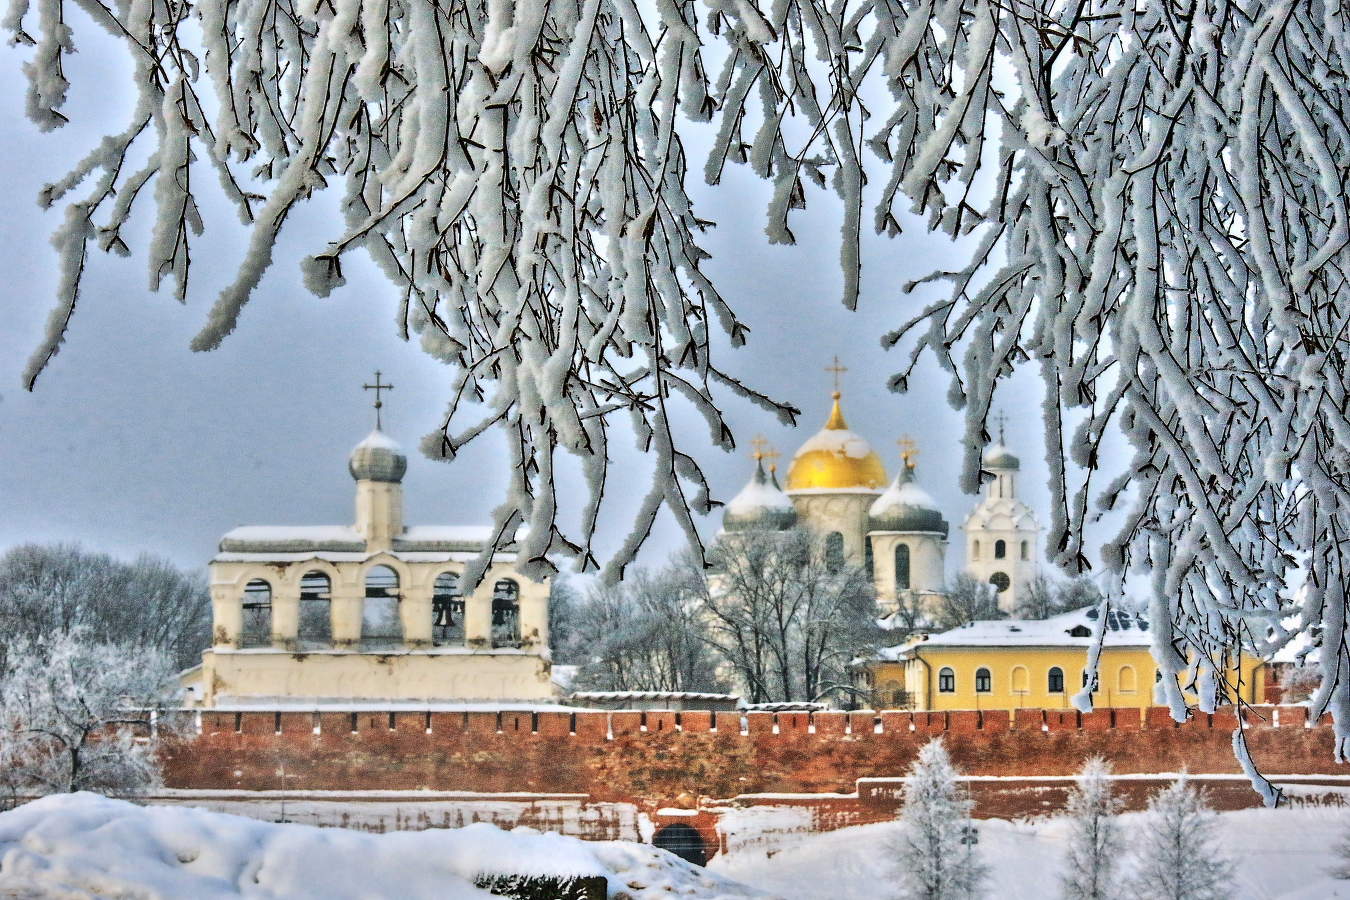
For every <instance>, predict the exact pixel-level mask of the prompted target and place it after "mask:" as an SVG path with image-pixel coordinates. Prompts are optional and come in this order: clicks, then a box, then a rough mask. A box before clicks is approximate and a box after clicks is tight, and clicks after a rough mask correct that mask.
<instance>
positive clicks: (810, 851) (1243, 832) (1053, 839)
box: [709, 807, 1350, 900]
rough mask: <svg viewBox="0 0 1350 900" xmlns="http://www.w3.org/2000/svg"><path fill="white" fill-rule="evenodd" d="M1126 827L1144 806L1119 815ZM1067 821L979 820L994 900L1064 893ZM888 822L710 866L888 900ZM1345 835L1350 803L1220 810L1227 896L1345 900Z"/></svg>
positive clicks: (778, 886) (778, 890) (786, 886)
mask: <svg viewBox="0 0 1350 900" xmlns="http://www.w3.org/2000/svg"><path fill="white" fill-rule="evenodd" d="M1121 819H1122V822H1123V824H1124V825H1125V828H1126V830H1127V831H1133V830H1134V829H1137V828H1140V827H1141V826H1142V825H1143V822H1144V821H1145V816H1144V814H1143V813H1127V814H1125V815H1123V816H1122V817H1121ZM1066 825H1067V822H1066V821H1065V820H1063V819H1047V820H1040V821H1035V822H1007V821H1003V820H999V819H991V820H987V821H982V822H979V823H978V826H979V832H980V843H979V849H980V853H981V856H982V858H983V860H984V862H985V863H987V864H988V865H989V866H990V870H991V871H990V877H989V881H988V882H987V888H988V890H987V893H986V895H987V896H988V897H990V898H998V900H1024V898H1025V900H1052V898H1055V897H1058V896H1060V891H1059V881H1058V878H1059V868H1060V860H1061V857H1062V854H1063V853H1064V848H1065V838H1066V834H1067V828H1066ZM896 828H897V826H895V825H894V824H891V823H886V824H881V825H862V826H858V827H856V828H846V829H843V830H841V831H835V832H830V833H829V834H818V835H809V836H802V837H801V838H800V839H798V841H797V842H796V843H795V844H793V845H792V846H788V847H785V848H784V849H781V850H779V851H777V852H775V853H772V855H769V854H767V853H765V852H764V851H762V850H750V849H747V850H741V851H737V852H732V853H729V854H727V855H725V856H719V857H717V858H715V859H714V860H713V861H712V863H711V864H710V866H709V867H710V868H711V869H713V870H714V871H716V872H720V873H721V874H723V875H726V876H729V877H731V878H734V879H736V880H737V881H740V882H742V883H744V884H749V885H754V886H755V887H757V888H759V889H761V890H764V891H768V892H769V893H770V894H772V895H774V896H777V897H782V898H784V900H885V898H887V897H891V896H894V884H895V875H894V869H893V865H894V864H893V862H892V860H893V858H894V853H893V852H892V851H891V850H890V849H889V847H888V844H889V843H890V841H891V840H892V838H893V836H894V835H895V833H896ZM1347 833H1350V809H1346V808H1334V807H1313V808H1301V809H1278V810H1266V809H1249V810H1242V811H1239V812H1226V813H1220V814H1219V834H1220V836H1221V838H1220V843H1221V844H1222V846H1223V848H1224V851H1225V852H1226V853H1227V854H1228V856H1229V858H1230V859H1231V863H1232V876H1231V884H1232V890H1231V892H1230V893H1229V894H1228V900H1274V898H1281V900H1330V898H1350V881H1339V880H1336V879H1334V878H1332V877H1331V876H1330V875H1329V874H1328V873H1327V869H1328V867H1329V866H1331V864H1332V863H1333V861H1334V860H1335V858H1336V857H1335V853H1334V852H1333V847H1334V846H1335V845H1336V843H1337V842H1338V841H1339V840H1341V839H1342V838H1344V837H1345V836H1346V835H1347Z"/></svg>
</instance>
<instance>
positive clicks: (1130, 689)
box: [1116, 666, 1139, 694]
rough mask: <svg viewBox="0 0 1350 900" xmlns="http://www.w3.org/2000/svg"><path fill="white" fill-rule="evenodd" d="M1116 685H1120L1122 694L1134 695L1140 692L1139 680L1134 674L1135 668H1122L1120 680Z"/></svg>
mask: <svg viewBox="0 0 1350 900" xmlns="http://www.w3.org/2000/svg"><path fill="white" fill-rule="evenodd" d="M1116 683H1117V684H1119V685H1120V692H1121V693H1122V694H1133V693H1134V692H1135V691H1137V690H1139V678H1138V676H1136V675H1135V674H1134V666H1121V667H1120V678H1119V680H1118V681H1117V682H1116Z"/></svg>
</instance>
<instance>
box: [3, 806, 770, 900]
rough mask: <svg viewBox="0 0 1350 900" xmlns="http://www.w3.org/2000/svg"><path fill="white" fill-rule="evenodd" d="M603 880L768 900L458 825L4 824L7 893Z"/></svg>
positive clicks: (64, 814) (66, 809)
mask: <svg viewBox="0 0 1350 900" xmlns="http://www.w3.org/2000/svg"><path fill="white" fill-rule="evenodd" d="M498 873H500V874H516V875H556V876H568V875H604V876H605V877H606V878H607V879H608V881H609V887H610V891H609V893H610V896H611V897H614V898H617V897H625V898H631V900H657V898H661V900H673V898H679V897H684V898H709V900H736V898H749V897H763V896H764V895H762V894H760V893H759V892H757V891H754V890H751V889H749V888H745V887H743V886H741V885H738V884H736V883H734V882H732V881H730V880H728V879H726V878H724V877H722V876H719V875H717V874H715V873H711V872H708V871H706V870H704V869H700V868H698V867H696V866H691V865H689V864H688V863H685V862H683V861H682V860H680V859H677V858H676V857H674V856H672V855H670V854H669V853H666V852H665V851H662V850H657V849H656V848H654V847H650V846H647V845H645V844H637V843H630V842H626V841H597V842H591V843H588V842H586V841H581V840H579V839H577V838H570V837H563V836H561V835H557V834H540V833H538V832H531V831H525V830H515V831H511V832H506V831H502V830H501V829H499V828H497V827H496V826H493V825H488V824H483V823H480V824H476V825H469V826H467V827H465V828H458V829H448V830H446V829H433V830H430V831H415V832H397V833H391V834H367V833H364V832H357V831H350V830H346V829H341V828H314V827H311V826H308V825H293V824H285V825H278V824H273V823H270V822H260V821H258V820H256V819H246V818H242V817H239V816H231V815H225V814H222V813H215V812H208V811H206V810H202V809H193V808H189V807H164V806H148V807H140V806H136V805H134V804H131V803H126V802H123V801H120V800H110V799H108V798H106V797H100V796H98V795H96V794H67V795H58V796H53V797H47V798H45V799H42V800H36V801H34V802H32V803H29V804H26V805H24V806H21V807H19V808H18V809H14V810H11V811H9V812H6V813H3V814H0V897H5V898H25V900H29V898H44V900H74V898H78V900H90V898H128V900H129V898H136V900H217V898H227V897H249V898H257V900H263V898H278V900H279V898H286V900H291V898H308V897H323V898H325V900H343V898H352V900H356V898H361V900H372V898H382V897H398V898H399V900H413V898H437V900H461V898H462V900H471V898H472V900H478V898H488V897H490V896H492V895H490V894H488V893H487V892H486V891H482V890H479V889H478V888H476V887H474V886H473V880H474V879H475V878H476V877H478V876H480V875H491V874H498Z"/></svg>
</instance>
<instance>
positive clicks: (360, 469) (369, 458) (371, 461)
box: [347, 428, 408, 484]
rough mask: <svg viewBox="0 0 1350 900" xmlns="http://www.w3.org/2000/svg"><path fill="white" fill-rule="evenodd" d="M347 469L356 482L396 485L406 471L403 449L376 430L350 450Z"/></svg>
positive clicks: (406, 460)
mask: <svg viewBox="0 0 1350 900" xmlns="http://www.w3.org/2000/svg"><path fill="white" fill-rule="evenodd" d="M347 469H348V471H350V472H351V473H352V477H353V478H355V479H356V480H357V481H387V482H391V483H394V484H398V483H399V482H401V481H402V480H403V473H404V472H406V471H408V457H407V456H405V455H404V454H403V448H402V447H400V446H399V445H398V442H397V441H395V440H394V439H393V438H391V437H390V436H389V435H387V434H385V433H384V432H383V431H380V430H379V429H378V428H377V429H375V430H374V431H372V432H371V433H370V434H368V435H366V439H365V440H363V441H362V442H361V443H359V444H357V445H356V446H355V447H354V448H352V455H351V457H350V458H349V459H348V461H347Z"/></svg>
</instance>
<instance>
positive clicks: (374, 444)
mask: <svg viewBox="0 0 1350 900" xmlns="http://www.w3.org/2000/svg"><path fill="white" fill-rule="evenodd" d="M361 447H369V448H370V449H372V450H390V451H393V452H394V453H402V452H403V448H402V447H400V446H399V445H398V441H396V440H394V439H393V438H391V437H390V436H389V435H387V434H385V433H384V432H383V431H380V430H379V429H378V428H376V429H375V430H374V431H372V432H371V433H370V434H368V435H366V437H365V439H364V440H363V441H361V443H359V444H357V445H356V447H355V448H353V449H360V448H361Z"/></svg>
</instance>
